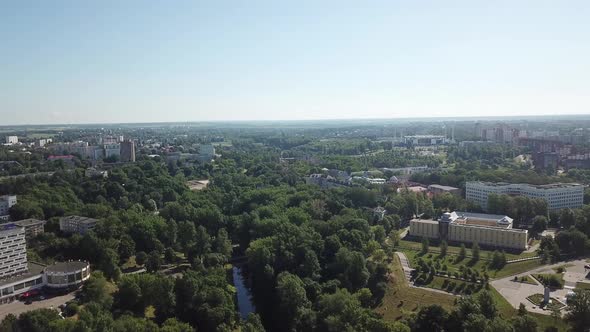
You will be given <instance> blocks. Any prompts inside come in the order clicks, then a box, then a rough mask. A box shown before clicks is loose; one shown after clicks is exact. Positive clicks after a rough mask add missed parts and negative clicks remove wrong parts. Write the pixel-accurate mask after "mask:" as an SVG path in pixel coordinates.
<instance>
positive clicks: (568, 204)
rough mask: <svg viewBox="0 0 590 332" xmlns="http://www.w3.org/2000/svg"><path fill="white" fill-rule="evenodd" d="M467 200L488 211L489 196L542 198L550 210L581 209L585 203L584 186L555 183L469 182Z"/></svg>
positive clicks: (466, 186)
mask: <svg viewBox="0 0 590 332" xmlns="http://www.w3.org/2000/svg"><path fill="white" fill-rule="evenodd" d="M465 192H466V193H465V198H466V199H467V200H470V201H472V202H474V203H476V204H478V205H479V206H481V207H482V208H483V209H484V210H487V206H488V196H489V194H492V193H493V194H498V195H502V194H506V195H513V196H519V195H522V196H527V197H529V198H540V199H543V200H545V201H546V202H547V208H548V209H549V210H559V209H565V208H571V209H577V208H581V207H582V205H583V203H584V186H583V185H581V184H578V183H553V184H546V185H532V184H526V183H504V182H498V183H493V182H481V181H468V182H467V183H466V184H465Z"/></svg>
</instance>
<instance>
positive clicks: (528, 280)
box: [516, 275, 537, 285]
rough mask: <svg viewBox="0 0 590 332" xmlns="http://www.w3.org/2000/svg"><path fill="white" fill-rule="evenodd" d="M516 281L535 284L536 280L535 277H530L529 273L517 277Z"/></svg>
mask: <svg viewBox="0 0 590 332" xmlns="http://www.w3.org/2000/svg"><path fill="white" fill-rule="evenodd" d="M516 282H520V283H523V284H529V285H537V282H536V281H535V279H533V277H531V276H530V275H526V276H522V277H519V278H518V280H517V281H516Z"/></svg>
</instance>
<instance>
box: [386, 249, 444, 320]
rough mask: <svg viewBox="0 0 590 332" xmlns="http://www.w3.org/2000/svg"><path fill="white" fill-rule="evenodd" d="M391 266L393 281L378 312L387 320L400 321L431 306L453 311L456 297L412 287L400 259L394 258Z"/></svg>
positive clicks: (389, 284)
mask: <svg viewBox="0 0 590 332" xmlns="http://www.w3.org/2000/svg"><path fill="white" fill-rule="evenodd" d="M393 259H394V261H393V263H392V265H391V269H392V271H393V272H392V278H391V279H392V280H391V281H390V282H389V283H388V285H387V286H388V287H387V291H386V293H385V296H384V297H383V300H382V301H381V304H380V305H379V307H377V309H376V310H375V311H376V312H378V313H380V314H381V315H383V318H384V319H386V320H390V321H394V320H399V319H401V318H402V317H404V315H407V314H409V313H410V312H414V311H417V310H419V309H420V307H423V306H427V305H430V304H438V305H441V306H442V307H443V308H445V309H446V310H452V309H453V305H454V301H455V297H454V296H452V295H447V294H441V293H435V292H431V291H428V290H424V289H419V288H414V287H410V286H409V285H408V282H407V280H406V278H405V275H404V272H403V270H402V268H401V263H400V262H399V258H398V257H397V256H394V258H393Z"/></svg>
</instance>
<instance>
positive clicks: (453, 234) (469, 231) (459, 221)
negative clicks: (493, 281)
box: [409, 212, 528, 250]
mask: <svg viewBox="0 0 590 332" xmlns="http://www.w3.org/2000/svg"><path fill="white" fill-rule="evenodd" d="M409 234H410V236H413V237H417V238H423V237H426V238H431V239H439V240H445V241H448V242H458V243H478V244H479V245H482V246H487V247H494V248H505V249H513V250H525V249H526V248H527V241H528V231H527V230H522V229H513V228H512V218H509V217H508V216H501V215H493V214H481V213H468V212H447V213H444V214H443V215H442V217H441V218H439V219H438V220H431V219H429V220H426V219H413V220H411V221H410V231H409Z"/></svg>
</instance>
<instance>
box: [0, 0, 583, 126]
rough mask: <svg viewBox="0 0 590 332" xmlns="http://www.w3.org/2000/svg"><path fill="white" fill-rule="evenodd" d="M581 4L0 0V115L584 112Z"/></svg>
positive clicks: (20, 120)
mask: <svg viewBox="0 0 590 332" xmlns="http://www.w3.org/2000/svg"><path fill="white" fill-rule="evenodd" d="M589 17H590V2H588V1H539V0H537V1H524V0H523V1H514V0H513V1H473V0H471V1H393V0H390V1H343V0H339V1H255V0H253V1H208V2H201V1H132V0H125V1H74V0H72V1H59V0H55V1H26V0H24V1H2V2H0V40H1V41H2V42H1V43H2V44H1V45H2V46H0V115H1V116H2V117H1V118H2V122H4V123H1V122H0V124H30V123H91V122H152V121H200V120H202V121H205V120H207V121H209V120H263V119H267V120H286V119H328V118H329V119H332V118H334V119H340V118H396V117H431V116H476V115H533V114H588V113H590V19H588V18H589Z"/></svg>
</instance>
